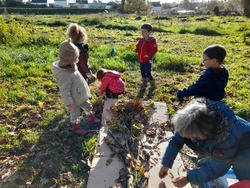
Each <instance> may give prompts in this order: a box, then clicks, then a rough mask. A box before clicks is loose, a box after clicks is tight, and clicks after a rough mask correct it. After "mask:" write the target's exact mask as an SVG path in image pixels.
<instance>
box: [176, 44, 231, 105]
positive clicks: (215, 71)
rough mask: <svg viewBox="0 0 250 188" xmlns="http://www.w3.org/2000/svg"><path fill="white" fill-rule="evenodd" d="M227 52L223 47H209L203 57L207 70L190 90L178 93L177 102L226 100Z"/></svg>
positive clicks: (186, 89)
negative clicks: (224, 62) (190, 99)
mask: <svg viewBox="0 0 250 188" xmlns="http://www.w3.org/2000/svg"><path fill="white" fill-rule="evenodd" d="M225 57H226V50H225V48H224V47H223V46H221V45H217V44H215V45H211V46H208V47H207V48H206V49H205V50H204V52H203V55H202V62H203V64H204V66H205V68H206V70H205V71H203V72H202V74H201V76H200V78H199V79H198V80H197V81H196V82H195V83H194V84H192V85H190V86H189V87H188V88H184V89H183V90H179V91H178V92H177V100H178V99H180V98H183V97H189V96H195V97H205V98H208V99H210V100H214V101H220V100H222V99H223V98H224V95H225V90H224V89H225V87H226V86H227V81H228V71H227V69H226V68H225V67H224V66H223V61H224V58H225Z"/></svg>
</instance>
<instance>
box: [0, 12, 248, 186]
mask: <svg viewBox="0 0 250 188" xmlns="http://www.w3.org/2000/svg"><path fill="white" fill-rule="evenodd" d="M71 22H75V23H78V24H80V25H82V26H84V27H85V28H86V30H87V32H88V34H89V41H88V44H89V47H90V52H89V53H90V64H91V67H92V70H93V71H94V72H96V70H97V69H99V68H100V67H103V68H107V69H114V70H117V71H120V72H122V73H123V79H124V80H125V81H126V86H127V88H126V93H125V95H123V96H122V97H121V98H124V99H125V98H127V99H133V98H136V97H140V98H141V99H142V100H149V99H153V100H154V101H164V102H166V103H167V107H168V110H169V113H170V115H171V114H173V113H174V112H175V111H176V110H177V109H178V108H180V107H181V105H180V104H179V103H178V102H176V101H175V94H176V91H177V90H178V89H182V88H183V87H186V86H188V85H189V84H191V83H192V82H194V81H195V80H196V79H197V78H198V77H199V74H200V72H201V70H202V62H201V56H202V51H203V50H204V48H206V47H207V46H208V45H211V44H221V45H223V46H225V48H226V50H227V57H226V59H225V66H226V67H227V69H228V71H229V82H228V86H227V88H226V97H225V99H224V101H225V102H226V103H227V104H228V105H229V106H230V107H231V108H233V109H234V111H235V113H236V114H238V115H240V116H242V117H244V118H247V119H248V120H250V92H249V90H250V79H249V77H250V27H249V25H250V20H249V19H247V18H245V17H239V16H237V17H214V16H210V17H209V16H196V17H193V16H191V17H179V18H178V17H167V16H152V15H150V16H140V17H139V16H135V15H109V14H99V15H83V16H56V15H53V16H39V15H36V16H18V15H6V16H0V27H1V30H0V84H1V90H0V96H1V98H0V144H1V145H0V156H1V157H0V174H1V178H2V179H1V181H2V184H1V183H0V186H1V187H6V188H7V187H11V188H12V187H25V186H28V187H36V188H37V187H46V188H47V187H63V186H67V187H84V185H86V181H87V178H88V171H89V167H88V161H89V160H91V157H92V155H93V151H94V150H93V148H94V147H95V144H96V136H95V135H92V136H91V135H90V136H89V137H88V138H80V137H79V136H77V135H74V134H72V133H71V132H69V130H68V127H67V124H68V123H69V120H68V115H67V111H66V108H65V107H64V105H63V103H62V101H61V98H60V94H59V92H58V88H57V85H56V82H55V81H54V79H53V77H52V73H51V68H52V62H54V61H55V60H57V56H58V48H59V45H60V43H61V42H62V41H64V40H65V39H66V38H65V31H66V28H67V26H68V24H69V23H71ZM146 22H149V23H152V25H153V27H154V31H155V32H154V34H153V35H154V36H155V37H156V39H157V42H158V46H159V51H158V53H157V55H156V58H155V62H154V64H153V71H152V72H153V76H154V77H155V80H156V86H157V87H156V89H155V90H154V91H146V92H145V93H140V92H139V89H138V88H139V85H140V83H141V77H140V71H139V63H138V61H137V58H136V54H135V53H134V49H135V44H136V42H137V39H138V37H140V26H141V25H142V24H143V23H146ZM111 48H115V55H114V56H112V55H111V54H110V52H111ZM98 86H99V83H97V82H96V83H95V84H93V85H91V86H90V89H91V92H92V99H91V101H92V103H93V106H94V108H95V111H96V112H97V113H98V114H99V117H100V113H101V111H102V107H103V103H104V101H103V99H102V96H99V94H98Z"/></svg>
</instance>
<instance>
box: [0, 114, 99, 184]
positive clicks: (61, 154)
mask: <svg viewBox="0 0 250 188" xmlns="http://www.w3.org/2000/svg"><path fill="white" fill-rule="evenodd" d="M86 121H87V120H86V119H85V118H82V119H81V124H82V126H83V127H85V128H87V127H86V126H87V125H86ZM68 125H69V120H68V118H67V117H66V118H65V114H64V115H60V116H56V117H55V118H54V119H53V120H52V121H51V122H49V124H48V126H47V127H46V128H44V130H42V131H43V132H42V134H41V135H40V137H39V140H38V142H37V143H36V145H33V146H27V147H24V148H25V149H24V150H25V151H18V152H15V151H13V152H11V153H10V157H19V158H20V160H19V164H18V165H15V166H13V169H11V170H10V171H9V173H8V172H5V176H4V177H3V176H1V183H0V187H1V188H19V187H27V188H33V187H34V188H45V187H46V188H48V187H62V186H65V185H66V186H67V187H85V184H86V182H87V179H88V172H89V164H88V161H89V160H91V157H92V154H93V153H91V152H92V151H93V148H94V147H95V140H96V134H95V133H97V132H98V130H99V126H93V127H92V129H97V130H92V131H90V133H89V134H87V135H86V136H85V137H81V136H78V135H76V134H74V133H72V132H71V131H70V130H69V127H68ZM92 140H93V141H92ZM86 145H87V146H88V147H86ZM8 165H9V166H10V165H11V164H6V165H5V169H7V168H8ZM1 168H2V167H1ZM5 169H4V170H5ZM13 172H14V173H13Z"/></svg>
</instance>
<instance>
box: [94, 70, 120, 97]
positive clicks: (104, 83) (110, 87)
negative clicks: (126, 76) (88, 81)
mask: <svg viewBox="0 0 250 188" xmlns="http://www.w3.org/2000/svg"><path fill="white" fill-rule="evenodd" d="M96 77H97V79H98V80H99V81H100V82H101V86H100V93H101V94H104V93H105V94H106V97H107V98H116V99H117V98H118V96H119V95H121V94H122V93H124V90H125V83H124V81H123V80H122V79H121V74H120V73H119V72H117V71H113V70H106V69H99V70H98V71H97V73H96Z"/></svg>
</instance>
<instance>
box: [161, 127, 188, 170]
mask: <svg viewBox="0 0 250 188" xmlns="http://www.w3.org/2000/svg"><path fill="white" fill-rule="evenodd" d="M183 145H184V138H182V137H181V136H180V134H179V133H177V132H176V133H175V134H174V135H173V136H172V138H171V140H170V141H169V144H168V146H167V148H166V151H165V154H164V156H163V158H162V163H161V164H162V165H163V166H165V167H168V168H172V166H173V164H174V160H175V158H176V156H177V154H178V152H179V151H180V150H181V148H182V147H183Z"/></svg>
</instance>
